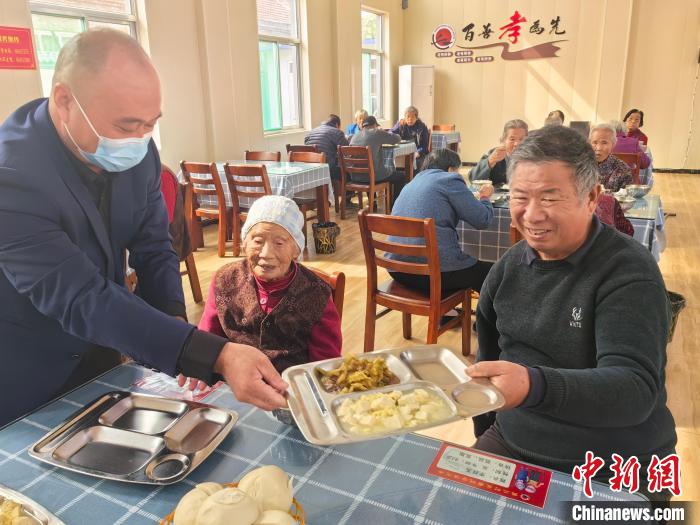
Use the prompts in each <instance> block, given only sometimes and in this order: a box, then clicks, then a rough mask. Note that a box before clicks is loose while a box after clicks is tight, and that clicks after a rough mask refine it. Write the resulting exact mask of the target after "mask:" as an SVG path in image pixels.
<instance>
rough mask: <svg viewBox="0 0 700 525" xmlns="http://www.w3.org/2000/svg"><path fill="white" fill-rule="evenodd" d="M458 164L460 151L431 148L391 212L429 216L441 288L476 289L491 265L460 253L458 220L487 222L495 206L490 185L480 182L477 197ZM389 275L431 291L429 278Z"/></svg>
mask: <svg viewBox="0 0 700 525" xmlns="http://www.w3.org/2000/svg"><path fill="white" fill-rule="evenodd" d="M461 165H462V162H461V161H460V158H459V155H457V154H456V153H455V152H454V151H452V150H449V149H440V150H435V151H432V152H430V154H428V156H427V157H426V158H425V161H424V162H423V169H422V170H421V171H420V173H418V174H417V175H416V176H415V178H414V179H413V180H412V181H411V182H409V183H408V184H407V185H406V186H405V187H404V189H403V191H402V192H401V195H399V198H398V199H396V202H395V203H394V207H393V209H392V210H391V214H392V215H395V216H400V217H413V218H415V219H425V218H433V219H434V220H435V230H436V233H437V242H438V251H439V254H440V271H441V274H442V275H441V277H442V281H441V285H442V289H443V290H456V289H460V288H472V289H473V290H480V289H481V285H482V283H483V282H484V279H485V278H486V274H488V273H489V270H490V269H491V266H492V263H489V262H484V261H479V260H477V259H476V258H475V257H473V256H471V255H469V254H468V253H464V252H463V251H462V249H461V248H460V246H459V236H458V234H457V224H459V221H465V222H468V223H469V224H471V225H472V226H473V227H474V228H477V229H484V228H486V227H487V226H488V225H489V224H491V221H492V220H493V206H492V205H491V202H490V200H489V197H490V196H491V195H492V194H493V186H491V185H486V186H484V187H483V188H482V189H481V192H480V193H479V198H478V200H477V199H476V198H475V197H474V194H473V193H472V192H471V191H470V190H469V188H467V184H466V182H464V179H463V178H462V176H461V175H460V174H459V172H458V170H459V167H460V166H461ZM390 240H392V241H395V242H403V243H409V244H419V243H422V242H423V240H422V239H416V238H404V237H390ZM391 257H392V258H394V259H399V260H408V261H410V260H411V258H410V257H402V256H398V255H391ZM391 276H392V277H393V278H394V279H395V280H397V281H398V282H400V283H401V284H404V285H405V286H409V287H411V288H415V289H418V290H421V291H423V292H428V291H429V290H430V277H429V276H427V275H412V274H407V273H400V272H391Z"/></svg>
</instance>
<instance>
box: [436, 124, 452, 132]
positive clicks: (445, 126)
mask: <svg viewBox="0 0 700 525" xmlns="http://www.w3.org/2000/svg"><path fill="white" fill-rule="evenodd" d="M455 129H457V127H456V126H455V125H454V124H433V131H454V130H455Z"/></svg>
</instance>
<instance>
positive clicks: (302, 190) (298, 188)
mask: <svg viewBox="0 0 700 525" xmlns="http://www.w3.org/2000/svg"><path fill="white" fill-rule="evenodd" d="M228 162H229V164H264V165H265V167H266V168H267V176H268V178H269V179H270V189H271V190H272V194H273V195H283V196H284V197H289V198H290V199H291V198H293V197H298V198H315V196H316V193H315V189H316V188H317V187H318V186H322V185H324V184H326V185H327V186H328V198H329V200H331V201H332V200H333V185H332V184H331V172H330V169H329V168H328V164H312V163H307V162H271V161H259V160H256V161H252V160H249V161H246V160H230V161H228ZM216 167H217V168H218V169H219V177H220V178H221V184H222V186H223V190H224V196H225V198H226V205H227V206H228V207H231V206H232V203H231V193H230V192H229V189H228V183H227V182H226V175H225V174H224V163H223V162H217V163H216ZM177 176H178V179H179V180H182V172H179V173H178V175H177ZM190 177H191V178H192V179H196V178H198V177H199V176H198V175H197V174H196V173H193V174H191V175H190ZM209 188H213V186H210V187H209ZM197 200H198V201H199V205H200V206H202V207H206V208H216V207H217V206H218V201H217V198H216V195H197ZM252 204H253V199H250V198H248V197H243V198H241V202H240V205H241V206H242V207H244V208H249V207H250V206H251V205H252Z"/></svg>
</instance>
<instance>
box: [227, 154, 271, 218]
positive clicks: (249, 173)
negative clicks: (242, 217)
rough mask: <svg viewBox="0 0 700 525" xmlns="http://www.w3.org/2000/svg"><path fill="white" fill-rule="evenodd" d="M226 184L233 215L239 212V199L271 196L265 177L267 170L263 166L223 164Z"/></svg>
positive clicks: (267, 179) (268, 182) (268, 183)
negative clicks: (229, 193)
mask: <svg viewBox="0 0 700 525" xmlns="http://www.w3.org/2000/svg"><path fill="white" fill-rule="evenodd" d="M224 173H225V174H226V182H227V183H228V189H229V191H230V192H231V202H232V203H233V213H240V212H241V205H240V199H241V197H247V198H249V199H253V200H255V199H259V198H260V197H263V196H265V195H272V190H271V189H270V179H269V178H268V177H267V168H265V166H264V165H263V164H229V163H228V162H227V163H226V164H224Z"/></svg>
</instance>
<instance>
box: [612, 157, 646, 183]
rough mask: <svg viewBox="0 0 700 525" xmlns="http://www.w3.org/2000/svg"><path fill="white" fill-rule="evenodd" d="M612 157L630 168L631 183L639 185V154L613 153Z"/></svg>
mask: <svg viewBox="0 0 700 525" xmlns="http://www.w3.org/2000/svg"><path fill="white" fill-rule="evenodd" d="M613 155H614V156H615V157H617V158H618V159H620V160H621V161H622V162H624V163H625V164H627V165H628V166H629V167H630V170H632V183H633V184H639V163H640V162H641V157H642V155H641V154H640V153H639V152H636V153H614V154H613Z"/></svg>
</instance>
